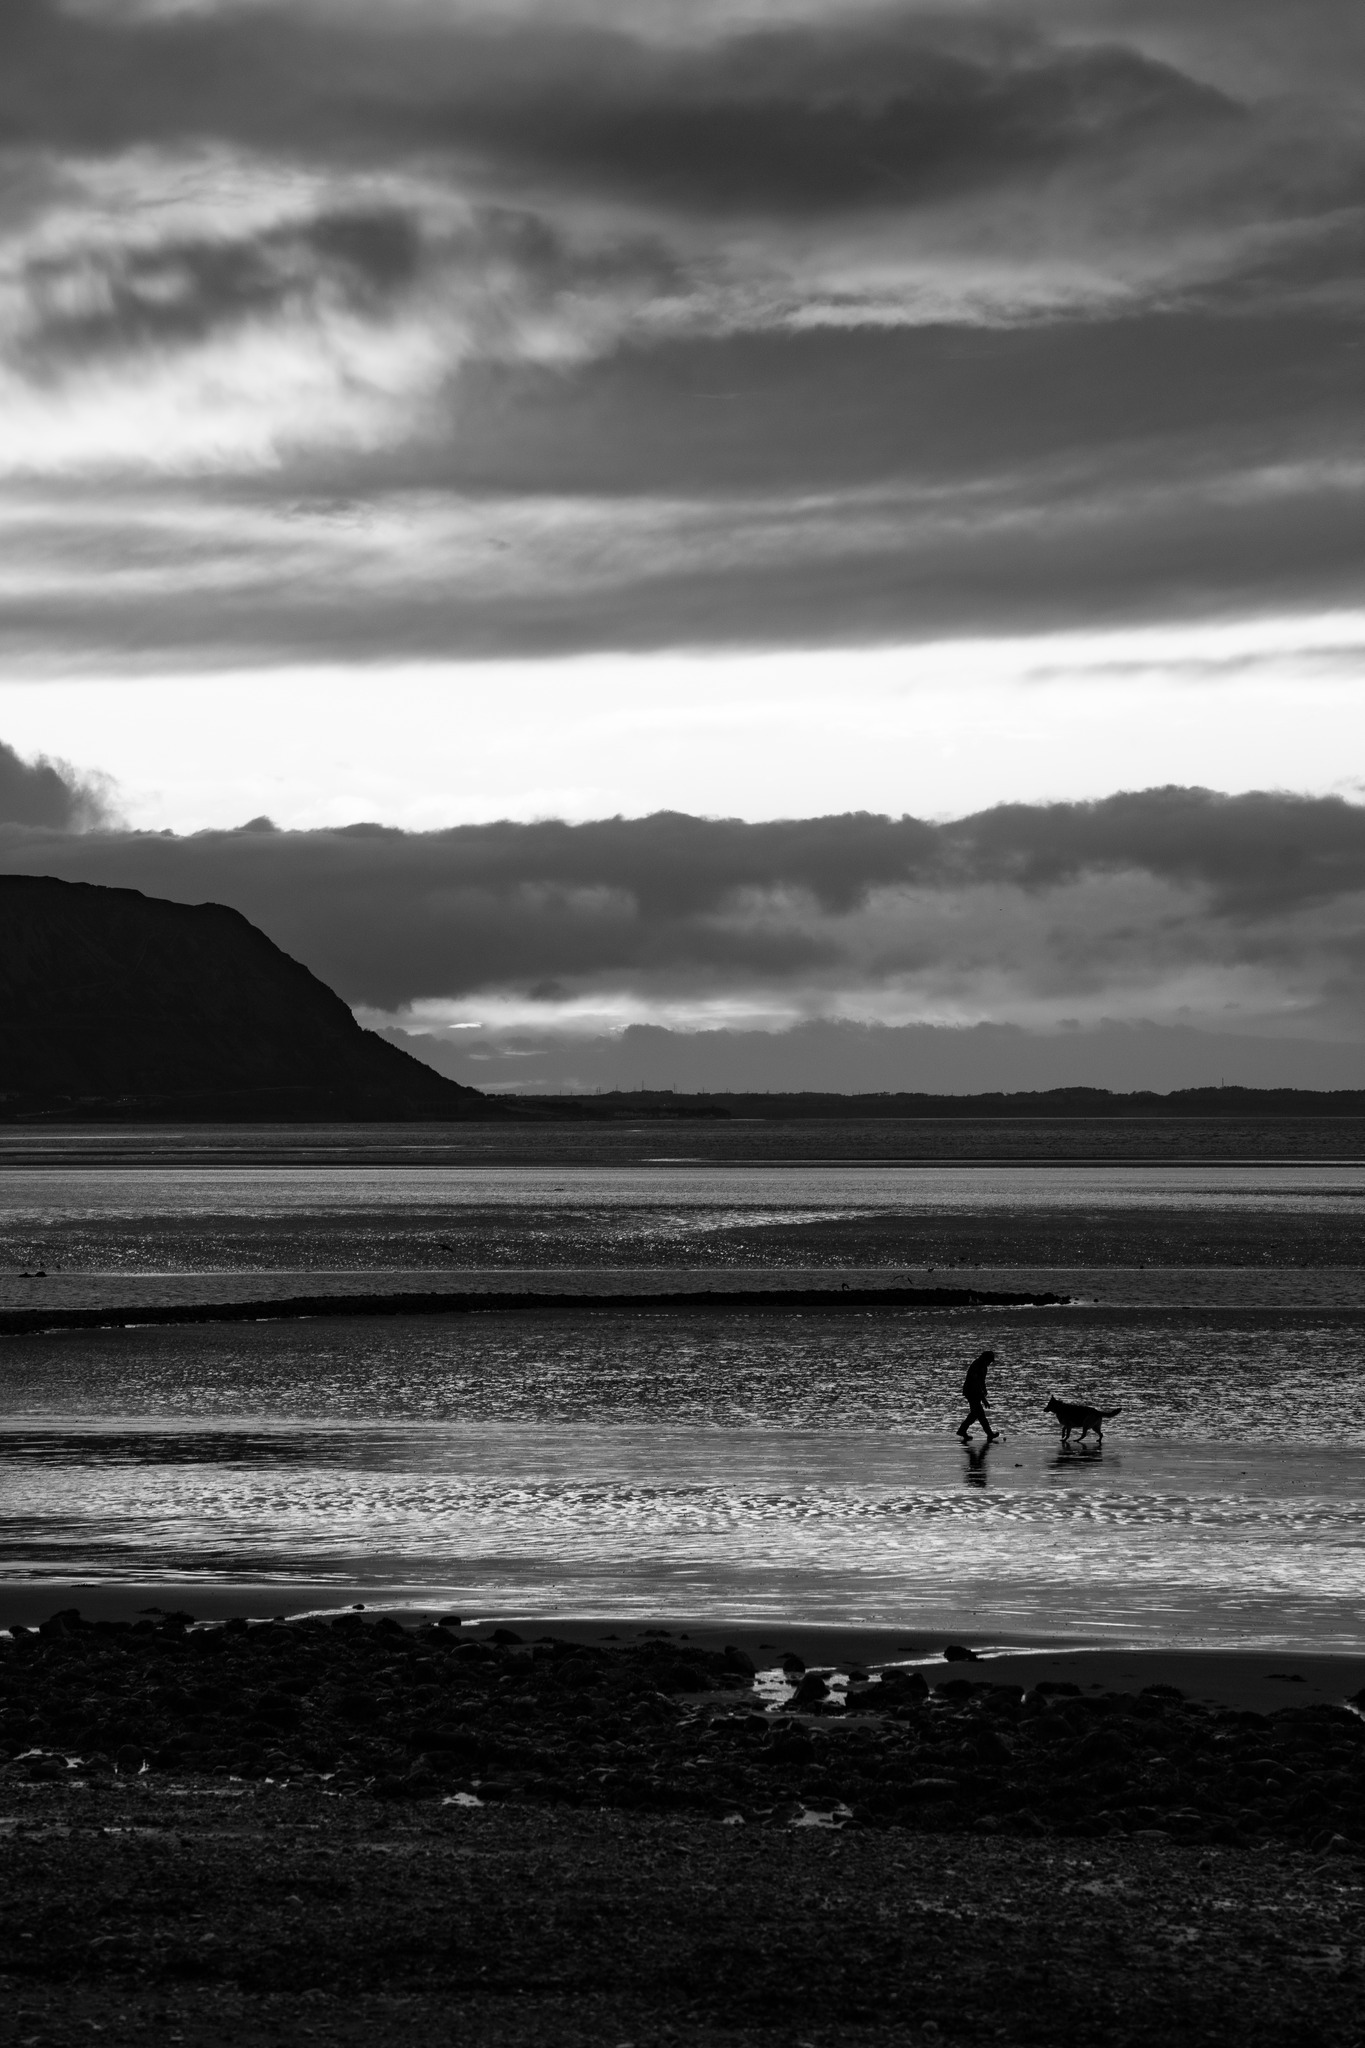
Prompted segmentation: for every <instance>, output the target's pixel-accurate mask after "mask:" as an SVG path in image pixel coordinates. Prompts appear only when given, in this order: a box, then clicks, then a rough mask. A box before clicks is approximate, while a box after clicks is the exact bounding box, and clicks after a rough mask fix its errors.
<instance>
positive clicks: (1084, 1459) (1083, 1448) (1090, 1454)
mask: <svg viewBox="0 0 1365 2048" xmlns="http://www.w3.org/2000/svg"><path fill="white" fill-rule="evenodd" d="M1103 1463H1104V1445H1103V1444H1085V1443H1076V1444H1069V1443H1066V1442H1062V1443H1060V1444H1058V1446H1057V1455H1056V1456H1055V1457H1054V1458H1053V1460H1052V1470H1053V1471H1054V1472H1074V1471H1076V1469H1077V1468H1078V1467H1079V1466H1082V1465H1102V1464H1103Z"/></svg>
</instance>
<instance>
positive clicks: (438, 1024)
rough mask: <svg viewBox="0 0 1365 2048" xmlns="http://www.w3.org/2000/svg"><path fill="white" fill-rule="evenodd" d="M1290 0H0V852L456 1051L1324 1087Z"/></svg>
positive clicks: (1346, 1040) (1316, 667)
mask: <svg viewBox="0 0 1365 2048" xmlns="http://www.w3.org/2000/svg"><path fill="white" fill-rule="evenodd" d="M1362 255H1365V14H1362V12H1361V10H1360V9H1359V7H1358V5H1357V4H1354V0H1296V4H1295V5H1294V7H1292V8H1286V7H1285V6H1284V5H1283V4H1282V0H1280V4H1271V0H1200V4H1199V5H1198V6H1197V7H1191V6H1190V5H1189V4H1188V0H1085V4H1083V5H1082V4H1080V0H1019V4H1016V5H995V4H990V0H939V4H937V5H932V6H931V5H920V4H914V0H911V4H899V5H896V4H893V5H887V6H883V7H868V6H863V5H856V4H852V0H725V4H721V0H686V4H683V0H631V4H629V5H625V4H623V0H554V4H553V5H550V4H548V0H501V4H498V5H489V4H484V5H476V4H466V0H385V4H384V5H383V6H382V7H375V6H374V5H373V4H372V0H371V4H369V5H363V6H362V5H360V4H351V0H6V5H5V6H4V8H3V9H0V422H3V431H2V432H0V745H3V747H4V749H5V751H4V752H3V753H0V865H3V866H4V867H7V868H9V869H12V870H16V871H22V872H44V873H54V874H64V875H68V876H70V877H72V878H73V879H83V880H92V881H102V882H107V883H113V884H119V885H124V886H134V887H139V888H144V889H147V890H149V891H151V892H152V893H158V894H164V895H170V896H177V897H180V898H184V899H187V900H204V899H205V898H207V897H210V896H212V897H214V898H215V899H216V900H223V901H228V902H231V903H233V904H235V905H236V906H237V907H238V908H240V909H242V910H243V911H245V912H246V914H247V915H248V916H251V917H252V918H253V919H254V920H255V921H256V922H258V923H259V924H261V925H262V927H263V928H264V929H265V930H267V931H268V932H269V933H270V935H271V936H272V937H273V938H275V939H276V940H277V941H278V942H279V943H280V944H282V945H284V946H286V947H287V949H288V950H290V951H291V952H293V953H295V954H296V955H297V956H298V957H299V958H301V959H304V960H305V961H306V962H307V963H308V965H310V966H311V967H313V968H314V969H315V971H316V972H318V973H320V974H321V975H323V977H324V978H325V979H328V980H329V981H331V982H332V984H333V985H334V986H336V987H337V988H338V989H339V990H340V992H341V993H342V994H343V995H344V996H345V997H346V998H347V1000H348V1001H350V1002H352V1004H353V1005H355V1007H356V1009H357V1013H358V1014H359V1015H360V1016H361V1017H362V1019H363V1021H365V1022H367V1023H370V1024H373V1025H375V1026H376V1027H378V1028H388V1029H399V1030H403V1031H407V1032H410V1033H417V1034H420V1037H419V1040H418V1044H419V1049H420V1050H421V1051H422V1052H423V1053H424V1055H426V1056H428V1057H432V1058H433V1059H436V1060H439V1062H440V1063H442V1064H443V1065H444V1066H445V1067H446V1068H447V1070H449V1071H452V1072H456V1073H458V1075H459V1077H460V1078H462V1079H471V1080H476V1081H478V1082H479V1084H480V1085H490V1086H494V1087H499V1088H506V1087H512V1086H518V1085H524V1086H531V1087H537V1088H542V1087H556V1086H597V1085H612V1084H614V1083H624V1084H627V1085H629V1084H631V1083H632V1082H633V1081H635V1080H640V1079H643V1080H646V1081H647V1082H648V1083H649V1084H650V1085H653V1086H659V1085H677V1086H725V1085H728V1084H730V1083H733V1084H734V1085H742V1086H753V1085H765V1083H764V1081H763V1078H762V1077H763V1076H764V1075H765V1074H767V1075H770V1076H772V1077H773V1078H772V1080H771V1085H773V1086H779V1085H805V1086H821V1087H841V1086H844V1087H858V1086H877V1087H886V1086H905V1087H915V1086H921V1085H923V1086H942V1087H948V1086H953V1087H995V1086H1010V1085H1020V1086H1040V1085H1054V1084H1057V1083H1059V1082H1062V1081H1065V1080H1066V1079H1068V1078H1071V1077H1073V1076H1074V1077H1075V1078H1078V1079H1084V1080H1086V1081H1088V1082H1092V1083H1094V1082H1098V1083H1102V1084H1104V1085H1110V1086H1114V1087H1119V1088H1122V1087H1130V1086H1146V1085H1156V1086H1178V1085H1183V1084H1186V1083H1189V1084H1196V1083H1203V1082H1206V1081H1208V1080H1210V1079H1215V1080H1216V1079H1218V1078H1221V1077H1226V1078H1228V1079H1248V1080H1250V1079H1254V1080H1257V1081H1274V1080H1283V1081H1286V1082H1293V1083H1295V1084H1297V1085H1313V1084H1314V1082H1315V1081H1317V1082H1320V1083H1321V1085H1365V1057H1362V1054H1361V1050H1360V1048H1361V1036H1362V1034H1361V1023H1362V973H1363V972H1365V969H1363V968H1362V943H1361V932H1362V921H1361V904H1362V894H1361V892H1362V888H1365V875H1362V872H1361V862H1362V856H1365V708H1363V706H1365V698H1363V694H1362V676H1363V674H1365V662H1363V656H1365V544H1363V543H1365V516H1362V515H1363V514H1365V433H1363V432H1362V417H1365V408H1363V407H1362V396H1365V349H1363V348H1362V340H1363V339H1365V325H1363V323H1362V317H1361V316H1362V307H1363V306H1365V282H1362V279H1363V278H1365V267H1363V266H1362V260H1361V259H1362Z"/></svg>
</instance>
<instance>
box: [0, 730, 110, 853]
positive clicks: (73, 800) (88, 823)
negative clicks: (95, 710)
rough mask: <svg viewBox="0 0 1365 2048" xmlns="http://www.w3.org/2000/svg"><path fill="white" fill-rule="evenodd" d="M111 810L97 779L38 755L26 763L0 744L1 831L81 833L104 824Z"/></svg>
mask: <svg viewBox="0 0 1365 2048" xmlns="http://www.w3.org/2000/svg"><path fill="white" fill-rule="evenodd" d="M109 820H110V807H109V803H108V799H107V795H106V793H105V791H104V790H103V789H102V788H101V786H100V783H99V781H98V780H97V779H91V778H89V777H82V776H80V775H78V774H77V773H76V771H75V770H74V769H72V768H69V767H67V765H66V763H65V762H59V761H49V760H48V759H47V758H46V757H45V756H43V755H40V756H39V758H38V759H37V760H36V761H25V760H22V759H21V758H20V756H19V755H18V754H16V753H15V751H14V749H13V747H7V746H6V745H5V743H4V741H3V740H0V827H3V826H6V825H23V826H38V827H40V828H47V829H48V830H51V831H55V832H82V831H86V830H88V829H89V828H91V827H93V826H96V825H104V824H107V823H108V822H109Z"/></svg>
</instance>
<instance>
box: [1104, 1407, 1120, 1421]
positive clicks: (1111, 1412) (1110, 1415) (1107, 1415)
mask: <svg viewBox="0 0 1365 2048" xmlns="http://www.w3.org/2000/svg"><path fill="white" fill-rule="evenodd" d="M1122 1413H1123V1410H1122V1409H1121V1408H1101V1410H1100V1414H1101V1415H1102V1416H1103V1417H1104V1419H1105V1421H1106V1422H1112V1421H1113V1419H1114V1417H1115V1416H1116V1415H1122Z"/></svg>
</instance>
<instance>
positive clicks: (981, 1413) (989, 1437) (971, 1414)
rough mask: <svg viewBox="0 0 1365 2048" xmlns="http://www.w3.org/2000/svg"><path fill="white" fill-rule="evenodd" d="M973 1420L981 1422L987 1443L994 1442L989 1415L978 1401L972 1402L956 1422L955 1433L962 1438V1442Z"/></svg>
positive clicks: (994, 1435)
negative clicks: (958, 1421) (960, 1419)
mask: <svg viewBox="0 0 1365 2048" xmlns="http://www.w3.org/2000/svg"><path fill="white" fill-rule="evenodd" d="M974 1422H979V1423H980V1424H981V1427H982V1428H983V1429H984V1430H985V1432H986V1441H987V1443H994V1442H995V1438H996V1432H995V1430H993V1429H992V1428H991V1419H990V1417H989V1415H987V1413H986V1411H985V1409H984V1408H983V1407H982V1405H981V1403H980V1401H973V1402H972V1404H971V1407H970V1408H969V1409H968V1410H967V1413H966V1415H965V1416H964V1417H963V1418H962V1421H961V1422H960V1423H959V1424H958V1430H957V1433H958V1435H959V1436H960V1437H961V1438H962V1441H963V1443H964V1444H965V1443H966V1441H967V1432H968V1430H969V1429H970V1428H971V1426H972V1424H973V1423H974Z"/></svg>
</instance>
